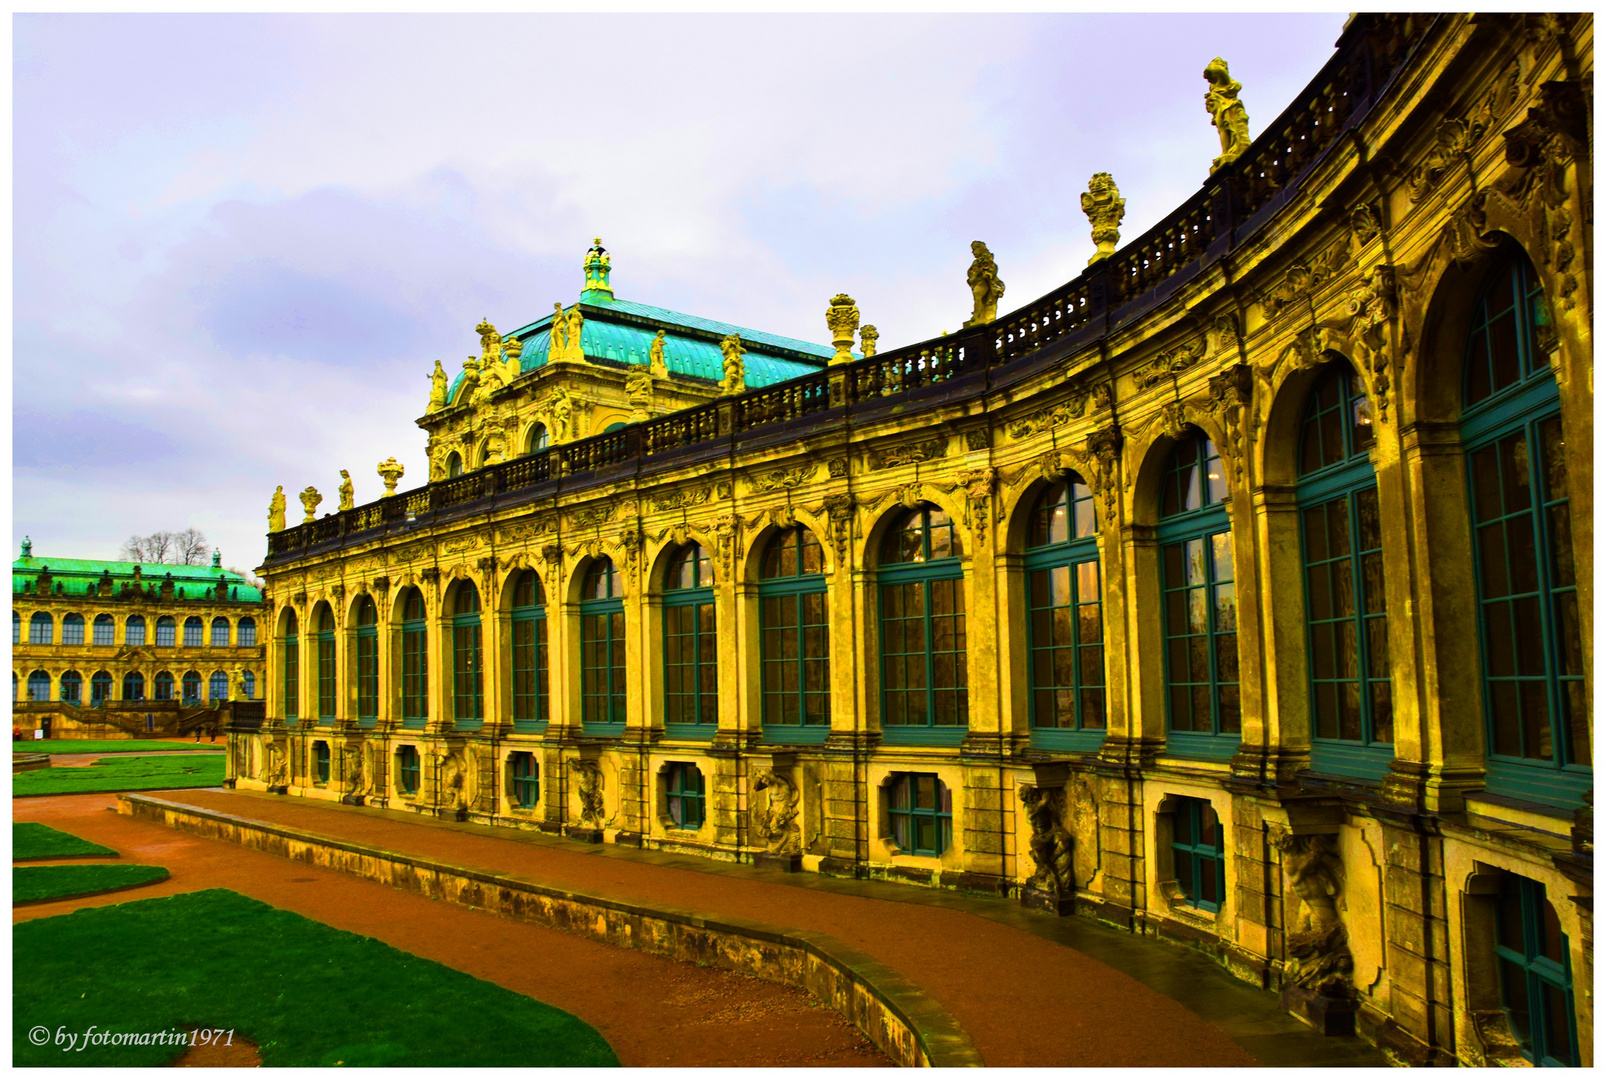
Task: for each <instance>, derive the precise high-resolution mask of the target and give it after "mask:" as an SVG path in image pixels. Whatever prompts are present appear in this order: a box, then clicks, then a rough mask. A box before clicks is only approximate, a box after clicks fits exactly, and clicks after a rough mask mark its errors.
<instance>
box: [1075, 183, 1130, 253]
mask: <svg viewBox="0 0 1606 1080" xmlns="http://www.w3.org/2000/svg"><path fill="white" fill-rule="evenodd" d="M1082 213H1084V214H1086V215H1087V220H1088V221H1089V222H1091V223H1092V225H1093V243H1095V244H1097V245H1098V250H1097V251H1095V252H1094V253H1093V257H1092V258H1091V259H1089V260H1087V264H1088V265H1089V266H1092V265H1093V264H1094V263H1096V262H1098V261H1099V260H1100V259H1107V258H1109V257H1110V256H1111V255H1113V254H1115V245H1116V244H1118V243H1119V242H1120V240H1121V233H1120V227H1121V219H1122V218H1124V217H1126V200H1125V199H1123V198H1121V192H1120V191H1119V190H1118V189H1117V188H1116V186H1115V180H1114V178H1113V177H1111V176H1110V174H1109V173H1107V172H1101V173H1094V174H1093V179H1091V180H1089V181H1088V182H1087V190H1086V191H1084V192H1083V193H1082Z"/></svg>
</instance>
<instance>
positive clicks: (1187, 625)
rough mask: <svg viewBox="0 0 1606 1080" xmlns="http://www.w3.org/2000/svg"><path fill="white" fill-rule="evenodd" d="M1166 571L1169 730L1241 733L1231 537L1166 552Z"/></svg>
mask: <svg viewBox="0 0 1606 1080" xmlns="http://www.w3.org/2000/svg"><path fill="white" fill-rule="evenodd" d="M1161 572H1162V582H1161V588H1162V593H1161V595H1162V599H1163V603H1162V608H1163V621H1164V623H1165V636H1166V689H1167V695H1166V710H1167V718H1168V721H1169V723H1170V726H1171V730H1173V731H1183V732H1199V733H1203V734H1215V735H1219V734H1227V733H1235V732H1237V731H1238V730H1239V728H1240V717H1239V708H1238V634H1237V599H1236V596H1235V593H1234V589H1233V580H1232V574H1233V569H1232V533H1231V532H1213V533H1207V534H1205V535H1203V536H1199V537H1193V538H1190V539H1187V540H1184V541H1182V542H1180V543H1172V544H1167V545H1165V547H1164V548H1163V550H1162V558H1161Z"/></svg>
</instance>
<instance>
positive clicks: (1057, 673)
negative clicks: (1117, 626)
mask: <svg viewBox="0 0 1606 1080" xmlns="http://www.w3.org/2000/svg"><path fill="white" fill-rule="evenodd" d="M1026 604H1027V609H1028V611H1029V612H1030V614H1029V617H1028V619H1027V623H1026V639H1027V646H1028V651H1027V656H1028V661H1027V664H1028V669H1029V685H1030V687H1031V698H1030V704H1029V709H1030V713H1031V720H1032V745H1033V746H1041V747H1044V748H1045V749H1056V750H1070V749H1076V750H1091V749H1093V748H1095V747H1097V746H1098V744H1099V743H1100V742H1101V741H1103V739H1104V726H1105V719H1104V618H1103V615H1102V612H1103V605H1102V590H1101V589H1100V583H1099V547H1098V523H1097V521H1096V520H1095V518H1094V513H1093V491H1092V489H1091V488H1089V487H1088V486H1087V484H1086V483H1084V482H1083V481H1082V478H1081V477H1080V476H1077V475H1076V474H1075V473H1071V474H1069V475H1067V476H1066V478H1065V479H1064V480H1060V481H1057V482H1055V483H1053V484H1050V485H1049V486H1048V488H1047V489H1046V490H1045V491H1044V492H1043V494H1042V495H1041V496H1039V497H1038V499H1037V502H1036V504H1035V505H1034V506H1033V507H1032V517H1031V522H1030V532H1029V535H1028V536H1027V540H1026Z"/></svg>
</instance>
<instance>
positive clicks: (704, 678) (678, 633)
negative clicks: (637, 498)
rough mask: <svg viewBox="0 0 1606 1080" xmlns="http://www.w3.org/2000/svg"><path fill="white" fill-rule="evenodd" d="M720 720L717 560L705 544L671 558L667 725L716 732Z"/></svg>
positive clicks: (666, 649) (666, 610)
mask: <svg viewBox="0 0 1606 1080" xmlns="http://www.w3.org/2000/svg"><path fill="white" fill-rule="evenodd" d="M718 724H719V640H718V636H717V634H716V633H715V629H714V564H713V561H712V560H711V559H709V557H708V552H706V551H704V550H703V547H702V545H701V544H696V543H692V544H687V545H685V546H684V547H682V548H681V549H680V550H679V551H677V552H676V553H675V554H674V556H673V557H672V558H671V559H670V560H669V572H668V575H667V576H666V577H665V579H664V727H665V731H666V732H668V731H669V729H670V728H677V729H679V730H678V731H676V732H673V734H681V735H691V736H695V737H704V738H706V737H709V736H712V734H713V732H714V729H715V727H717V726H718Z"/></svg>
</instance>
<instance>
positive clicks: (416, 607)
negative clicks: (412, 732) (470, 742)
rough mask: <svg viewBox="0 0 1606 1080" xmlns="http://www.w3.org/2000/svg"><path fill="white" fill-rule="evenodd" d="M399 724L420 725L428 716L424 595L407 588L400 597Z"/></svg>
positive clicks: (426, 633) (426, 626) (427, 664)
mask: <svg viewBox="0 0 1606 1080" xmlns="http://www.w3.org/2000/svg"><path fill="white" fill-rule="evenodd" d="M401 699H402V726H403V727H423V726H424V724H425V723H426V722H427V721H428V719H429V627H428V624H427V623H425V622H424V595H423V594H422V593H420V592H419V591H418V590H417V589H412V588H409V589H408V590H407V593H406V595H405V596H403V597H402V695H401Z"/></svg>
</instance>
